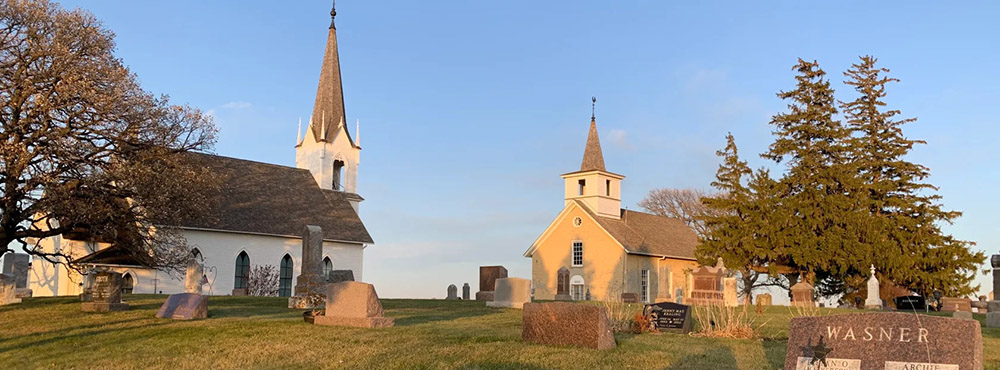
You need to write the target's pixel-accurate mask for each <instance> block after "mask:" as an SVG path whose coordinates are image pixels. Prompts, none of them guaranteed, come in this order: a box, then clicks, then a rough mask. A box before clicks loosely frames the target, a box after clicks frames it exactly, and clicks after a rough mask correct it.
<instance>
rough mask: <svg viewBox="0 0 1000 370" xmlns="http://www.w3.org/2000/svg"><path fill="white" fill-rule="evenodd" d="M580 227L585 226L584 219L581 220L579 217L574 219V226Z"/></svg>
mask: <svg viewBox="0 0 1000 370" xmlns="http://www.w3.org/2000/svg"><path fill="white" fill-rule="evenodd" d="M580 225H583V219H582V218H579V217H577V218H574V219H573V226H576V227H580Z"/></svg>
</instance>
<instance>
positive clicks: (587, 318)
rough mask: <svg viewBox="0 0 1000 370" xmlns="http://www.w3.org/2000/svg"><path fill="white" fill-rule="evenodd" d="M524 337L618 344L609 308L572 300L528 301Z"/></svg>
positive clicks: (548, 341) (561, 342) (605, 345)
mask: <svg viewBox="0 0 1000 370" xmlns="http://www.w3.org/2000/svg"><path fill="white" fill-rule="evenodd" d="M521 339H522V340H523V341H525V342H531V343H541V344H549V345H556V346H566V345H572V346H581V347H588V348H594V349H612V348H615V345H616V344H615V336H614V334H613V333H612V332H611V321H610V320H609V319H608V311H607V309H605V308H604V307H602V306H597V305H589V304H576V303H569V302H552V303H525V304H524V314H523V315H522V317H521Z"/></svg>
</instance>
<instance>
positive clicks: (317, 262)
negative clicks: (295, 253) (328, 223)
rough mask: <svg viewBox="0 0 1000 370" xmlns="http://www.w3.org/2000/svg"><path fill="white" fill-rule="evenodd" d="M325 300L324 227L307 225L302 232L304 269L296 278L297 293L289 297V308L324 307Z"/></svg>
mask: <svg viewBox="0 0 1000 370" xmlns="http://www.w3.org/2000/svg"><path fill="white" fill-rule="evenodd" d="M310 297H313V299H310ZM325 301H326V276H323V229H322V228H320V227H319V226H315V225H307V226H306V228H305V232H304V233H303V234H302V270H301V273H300V274H299V277H298V278H296V279H295V295H294V296H292V297H289V298H288V308H318V307H324V306H325V304H326V303H325Z"/></svg>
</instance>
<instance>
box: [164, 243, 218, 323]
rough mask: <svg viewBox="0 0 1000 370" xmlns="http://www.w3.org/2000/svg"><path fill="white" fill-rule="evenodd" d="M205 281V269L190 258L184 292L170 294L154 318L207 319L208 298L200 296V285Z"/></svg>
mask: <svg viewBox="0 0 1000 370" xmlns="http://www.w3.org/2000/svg"><path fill="white" fill-rule="evenodd" d="M204 280H205V267H204V266H202V264H201V263H198V260H197V259H194V258H191V260H189V261H188V264H187V273H186V274H185V279H184V291H185V293H181V294H172V295H170V296H169V297H167V301H166V302H163V305H162V306H160V311H158V312H157V313H156V317H159V318H161V319H174V320H193V319H204V318H208V297H206V296H203V295H202V294H201V285H202V282H203V281H204Z"/></svg>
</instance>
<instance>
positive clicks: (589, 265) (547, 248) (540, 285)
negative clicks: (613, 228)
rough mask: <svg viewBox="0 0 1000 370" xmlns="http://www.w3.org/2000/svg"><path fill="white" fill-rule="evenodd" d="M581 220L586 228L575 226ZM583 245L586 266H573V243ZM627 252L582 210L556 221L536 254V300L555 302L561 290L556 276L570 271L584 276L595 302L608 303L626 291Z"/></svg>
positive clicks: (534, 277) (568, 213)
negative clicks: (575, 220) (557, 291)
mask: <svg viewBox="0 0 1000 370" xmlns="http://www.w3.org/2000/svg"><path fill="white" fill-rule="evenodd" d="M576 217H580V218H581V219H582V220H583V224H582V225H580V227H576V226H574V225H573V219H574V218H576ZM574 241H582V242H583V266H582V267H573V266H572V262H573V261H572V250H573V242H574ZM624 256H625V251H624V249H622V247H621V246H619V245H618V242H616V241H615V240H614V239H613V238H611V236H610V235H608V234H607V233H606V232H604V231H603V230H602V229H601V228H600V226H598V225H597V223H596V222H595V221H594V220H593V219H592V218H590V216H589V215H588V214H586V213H585V212H584V211H583V210H582V209H580V208H579V207H576V206H573V207H572V209H571V210H570V211H569V212H567V213H566V214H565V215H564V217H563V218H562V219H560V220H557V221H556V224H555V225H554V226H553V227H552V229H551V230H550V233H549V235H548V236H547V237H546V238H545V239H544V241H543V242H542V244H541V245H539V246H538V248H536V249H535V252H534V253H533V254H532V257H531V262H532V266H531V267H532V268H531V275H532V282H533V285H534V288H535V299H542V300H544V299H554V298H555V294H556V289H557V285H556V284H557V281H556V274H557V272H558V271H559V268H561V267H564V266H565V267H566V268H568V269H569V271H570V276H571V277H572V276H574V275H580V276H581V277H583V279H584V283H585V285H586V286H587V287H588V288H589V289H590V294H591V299H593V300H604V299H606V297H607V296H608V295H609V292H610V294H611V295H616V294H618V293H620V292H621V289H622V285H621V284H622V266H623V263H624V262H623V260H624Z"/></svg>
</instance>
